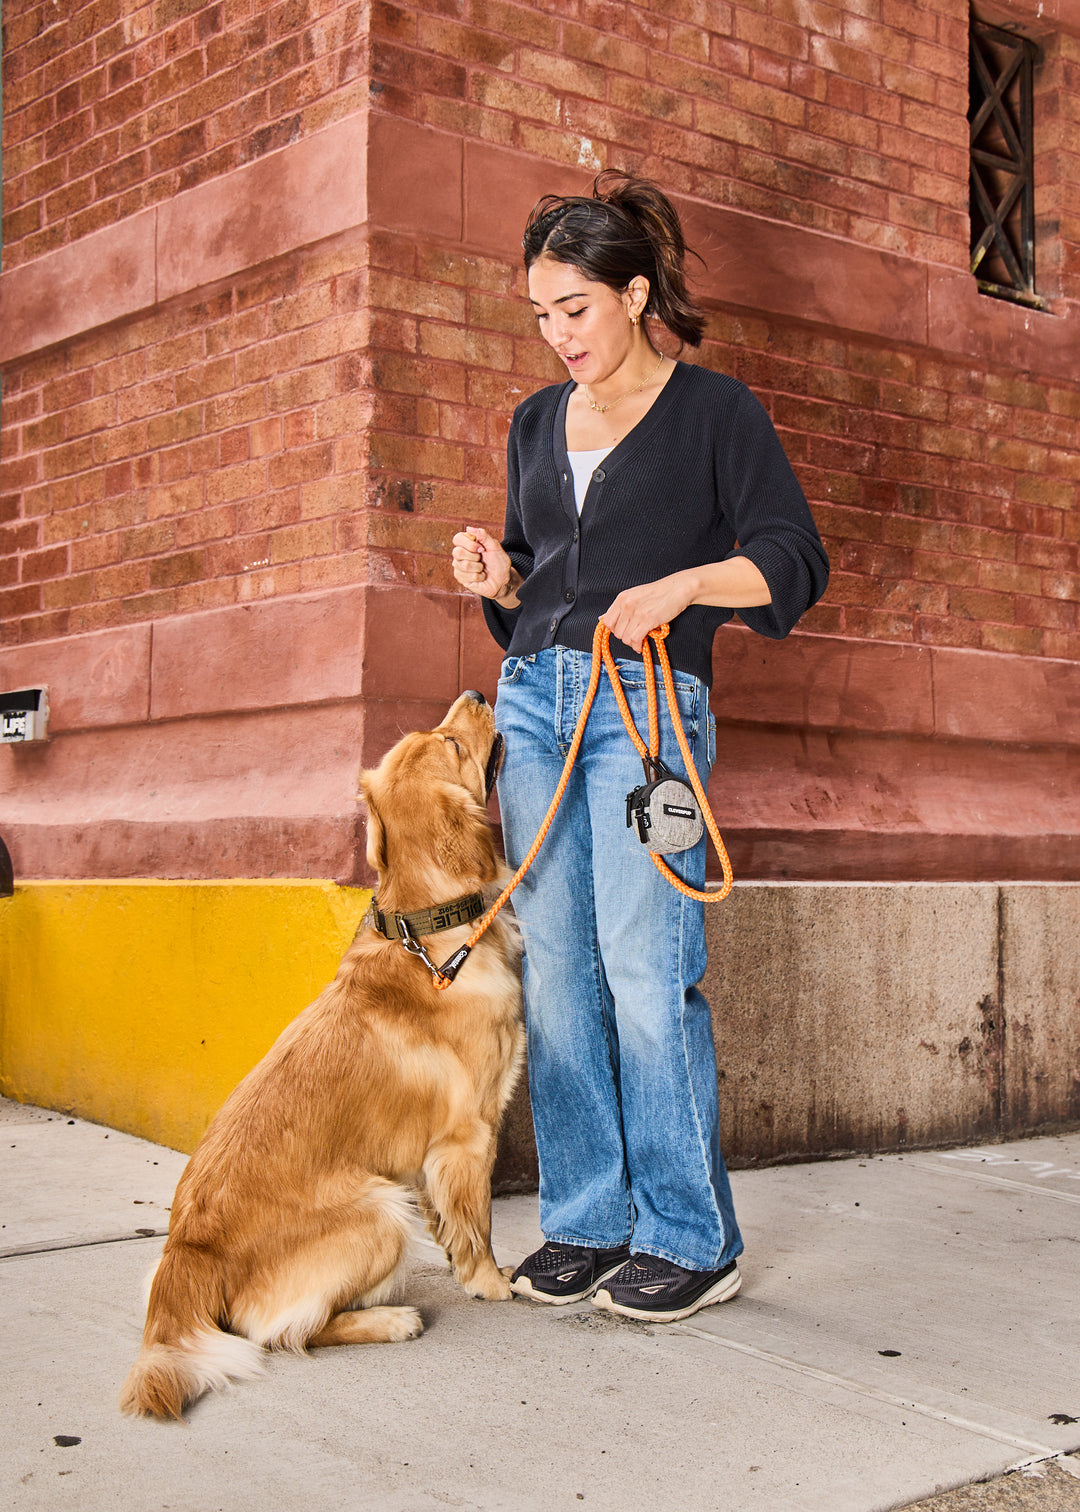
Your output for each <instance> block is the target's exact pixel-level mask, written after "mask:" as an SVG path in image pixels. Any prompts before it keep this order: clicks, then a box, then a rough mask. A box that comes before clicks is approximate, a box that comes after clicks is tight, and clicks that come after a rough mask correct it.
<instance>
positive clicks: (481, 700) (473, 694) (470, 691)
mask: <svg viewBox="0 0 1080 1512" xmlns="http://www.w3.org/2000/svg"><path fill="white" fill-rule="evenodd" d="M461 696H462V698H471V699H472V701H473V703H478V704H486V703H487V699H486V698H485V697H484V695H483V694H482V693H478V692H477V691H476V689H475V688H466V689H465V692H464V693H463V694H462V695H461Z"/></svg>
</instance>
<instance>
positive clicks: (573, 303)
mask: <svg viewBox="0 0 1080 1512" xmlns="http://www.w3.org/2000/svg"><path fill="white" fill-rule="evenodd" d="M639 284H640V285H641V286H642V287H641V288H637V287H636V286H637V285H639ZM647 297H648V283H647V281H646V280H645V279H644V278H641V279H634V280H633V281H632V282H631V284H630V286H629V288H627V289H625V290H624V291H623V292H622V293H621V294H616V292H615V290H614V289H609V288H608V286H607V284H603V283H594V282H593V280H592V279H590V278H586V277H585V275H584V274H583V273H581V272H579V271H578V269H577V268H574V267H571V265H570V264H569V263H560V262H555V260H554V259H553V258H550V257H546V256H544V257H538V258H537V260H536V262H534V263H533V265H532V267H531V268H530V269H529V299H530V300H531V302H532V307H533V310H534V311H535V312H536V318H537V320H538V321H539V324H540V334H541V335H542V336H543V338H544V340H545V341H546V342H547V343H548V345H549V346H550V347H552V349H553V350H554V351H555V352H556V353H557V354H558V356H559V357H561V358H562V360H563V362H565V363H566V367H567V370H568V372H569V373H570V375H571V377H572V378H574V379H576V381H577V382H578V383H581V384H586V383H601V382H603V380H604V379H605V378H610V377H611V376H612V375H613V374H614V373H616V372H617V371H618V370H619V368H620V367H621V366H622V364H623V363H624V362H625V361H626V359H627V358H628V357H629V356H630V354H631V353H632V352H633V351H634V350H635V346H636V342H635V336H636V334H637V332H638V330H639V329H640V328H639V327H637V326H633V325H631V324H630V314H631V311H634V312H637V311H638V309H639V307H640V306H642V305H644V303H645V300H646V298H647Z"/></svg>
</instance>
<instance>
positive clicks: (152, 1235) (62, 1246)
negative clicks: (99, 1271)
mask: <svg viewBox="0 0 1080 1512" xmlns="http://www.w3.org/2000/svg"><path fill="white" fill-rule="evenodd" d="M168 1232H169V1231H168V1229H138V1230H136V1232H135V1233H132V1234H106V1235H104V1237H103V1238H101V1239H54V1240H52V1241H50V1242H48V1243H46V1244H13V1245H12V1246H11V1247H10V1249H0V1260H21V1259H23V1258H24V1257H25V1256H27V1255H51V1254H53V1253H54V1252H55V1251H56V1250H73V1249H90V1248H92V1247H93V1246H94V1245H95V1244H130V1243H131V1242H132V1241H134V1242H135V1243H138V1242H139V1241H140V1240H144V1239H164V1238H165V1237H166V1235H167V1234H168Z"/></svg>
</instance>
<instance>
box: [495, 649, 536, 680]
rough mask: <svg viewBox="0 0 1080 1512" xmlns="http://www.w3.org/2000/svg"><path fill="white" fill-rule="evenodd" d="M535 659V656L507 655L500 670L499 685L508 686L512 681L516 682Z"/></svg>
mask: <svg viewBox="0 0 1080 1512" xmlns="http://www.w3.org/2000/svg"><path fill="white" fill-rule="evenodd" d="M535 660H536V657H535V656H507V657H505V658H504V660H503V664H502V667H501V669H500V671H499V687H500V688H508V687H510V685H511V684H512V683H516V682H517V680H518V678H519V677H520V676H521V674H522V673H523V672H524V670H525V668H526V667H528V666H531V665H532V663H533V662H534V661H535Z"/></svg>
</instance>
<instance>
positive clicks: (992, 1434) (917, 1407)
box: [669, 1323, 1064, 1459]
mask: <svg viewBox="0 0 1080 1512" xmlns="http://www.w3.org/2000/svg"><path fill="white" fill-rule="evenodd" d="M669 1327H670V1330H671V1332H672V1333H675V1332H678V1333H682V1334H687V1335H689V1336H690V1337H691V1338H695V1339H703V1340H705V1342H706V1343H709V1344H717V1345H719V1346H720V1347H721V1348H722V1349H734V1350H737V1351H738V1352H739V1353H740V1354H745V1355H749V1356H750V1357H751V1358H752V1359H754V1360H761V1361H763V1362H764V1363H766V1364H768V1365H777V1366H779V1367H780V1369H782V1370H790V1371H794V1372H795V1373H796V1374H797V1375H802V1376H807V1377H809V1378H810V1379H811V1380H814V1381H821V1382H822V1383H823V1384H825V1385H827V1386H839V1387H840V1388H841V1389H842V1390H844V1391H852V1392H855V1393H856V1395H858V1396H863V1397H871V1398H873V1400H874V1401H876V1402H883V1403H885V1404H886V1405H887V1406H890V1407H899V1408H901V1409H902V1410H903V1411H904V1412H914V1413H917V1414H918V1415H919V1416H920V1417H926V1418H933V1419H934V1421H935V1422H938V1423H947V1424H948V1425H949V1426H950V1427H951V1428H959V1429H961V1430H962V1431H964V1432H965V1433H974V1434H978V1435H979V1437H981V1438H988V1439H993V1440H994V1442H995V1443H998V1444H1007V1445H1008V1446H1009V1448H1011V1449H1020V1450H1022V1451H1024V1452H1025V1453H1027V1454H1029V1455H1034V1456H1036V1457H1037V1458H1038V1459H1050V1458H1052V1457H1054V1456H1055V1455H1058V1454H1061V1453H1063V1452H1064V1451H1062V1450H1060V1449H1054V1448H1052V1447H1051V1446H1050V1445H1049V1444H1040V1443H1036V1442H1034V1441H1033V1440H1032V1439H1025V1438H1020V1437H1018V1436H1017V1435H1016V1434H1013V1433H1004V1432H1002V1431H1001V1430H1000V1429H998V1428H991V1427H990V1426H989V1425H988V1424H986V1423H975V1422H972V1421H971V1419H969V1418H963V1417H958V1416H957V1415H956V1414H955V1413H952V1412H946V1411H944V1409H942V1408H940V1407H932V1406H930V1404H929V1403H927V1402H916V1401H913V1400H912V1399H911V1398H910V1397H901V1396H896V1395H895V1394H894V1393H893V1392H891V1391H883V1390H882V1389H881V1387H879V1386H870V1385H868V1384H867V1382H865V1381H856V1380H853V1379H852V1378H851V1377H850V1376H842V1375H836V1374H834V1372H833V1371H831V1370H822V1369H821V1368H820V1367H819V1366H817V1365H807V1364H804V1363H803V1362H802V1361H801V1360H793V1359H790V1358H788V1357H787V1356H786V1355H778V1354H773V1353H771V1352H770V1351H769V1350H767V1349H758V1348H757V1347H756V1346H755V1345H753V1344H743V1343H741V1342H740V1341H739V1340H737V1339H729V1338H726V1337H724V1336H723V1335H722V1334H715V1333H711V1332H710V1331H709V1330H708V1329H705V1328H695V1327H694V1326H693V1325H692V1324H689V1323H672V1324H670V1325H669Z"/></svg>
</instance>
